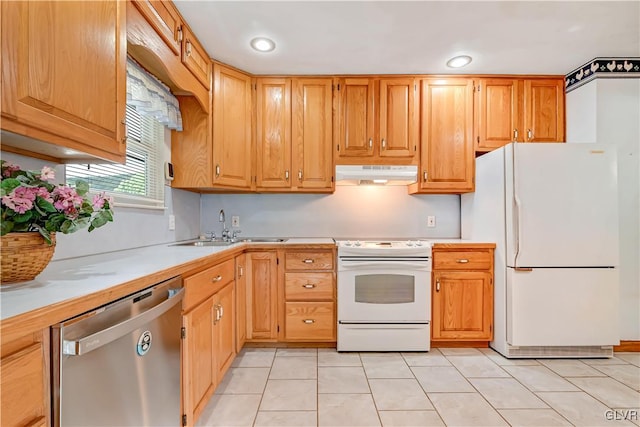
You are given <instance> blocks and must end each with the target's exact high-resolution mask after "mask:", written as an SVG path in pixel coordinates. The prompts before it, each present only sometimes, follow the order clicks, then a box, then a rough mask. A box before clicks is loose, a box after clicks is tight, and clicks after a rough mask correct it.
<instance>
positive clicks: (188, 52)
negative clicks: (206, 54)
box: [186, 40, 191, 56]
mask: <svg viewBox="0 0 640 427" xmlns="http://www.w3.org/2000/svg"><path fill="white" fill-rule="evenodd" d="M186 53H187V56H191V42H190V41H189V40H187V44H186Z"/></svg>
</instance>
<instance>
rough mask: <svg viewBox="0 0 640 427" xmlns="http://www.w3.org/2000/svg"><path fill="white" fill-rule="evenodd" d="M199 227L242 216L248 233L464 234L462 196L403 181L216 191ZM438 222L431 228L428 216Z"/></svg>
mask: <svg viewBox="0 0 640 427" xmlns="http://www.w3.org/2000/svg"><path fill="white" fill-rule="evenodd" d="M201 206H202V209H201V215H200V218H201V219H200V224H201V225H200V229H201V230H202V232H203V233H204V232H209V231H215V232H216V233H217V235H218V236H220V232H221V230H222V224H220V223H219V222H218V212H219V211H220V209H224V211H225V214H226V219H227V222H226V223H227V227H228V228H231V217H232V216H233V215H238V216H240V229H241V230H242V236H246V237H278V236H291V237H334V238H362V239H364V238H416V237H445V238H448V237H451V238H456V237H460V197H459V196H457V195H416V196H409V195H407V188H406V187H404V186H385V187H382V186H379V187H378V186H336V191H335V193H333V194H327V195H312V194H235V195H231V194H216V195H203V196H202V201H201ZM428 215H435V216H436V227H435V228H427V216H428Z"/></svg>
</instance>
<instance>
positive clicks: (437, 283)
mask: <svg viewBox="0 0 640 427" xmlns="http://www.w3.org/2000/svg"><path fill="white" fill-rule="evenodd" d="M436 292H440V280H436Z"/></svg>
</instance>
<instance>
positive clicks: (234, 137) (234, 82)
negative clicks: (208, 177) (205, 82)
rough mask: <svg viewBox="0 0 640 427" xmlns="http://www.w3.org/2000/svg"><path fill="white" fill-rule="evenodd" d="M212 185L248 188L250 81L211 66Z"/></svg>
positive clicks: (246, 77) (233, 72) (237, 74)
mask: <svg viewBox="0 0 640 427" xmlns="http://www.w3.org/2000/svg"><path fill="white" fill-rule="evenodd" d="M213 75H214V78H213V81H214V93H213V164H214V175H213V184H214V185H216V186H222V187H234V188H238V189H249V188H250V187H251V78H250V77H249V76H248V75H247V74H244V73H241V72H239V71H235V70H232V69H231V68H228V67H225V66H222V65H219V64H214V66H213Z"/></svg>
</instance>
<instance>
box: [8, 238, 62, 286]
mask: <svg viewBox="0 0 640 427" xmlns="http://www.w3.org/2000/svg"><path fill="white" fill-rule="evenodd" d="M0 241H1V243H2V246H1V249H2V276H1V277H0V281H1V283H2V284H5V283H15V282H24V281H27V280H33V279H34V278H35V277H36V276H37V275H38V274H40V272H41V271H42V270H44V268H45V267H46V266H47V265H48V264H49V261H51V257H52V256H53V252H54V251H55V249H56V235H55V233H51V245H49V244H48V243H47V242H45V240H44V238H43V237H42V236H41V235H40V233H38V232H37V231H33V232H26V233H8V234H6V235H4V236H2V237H0Z"/></svg>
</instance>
